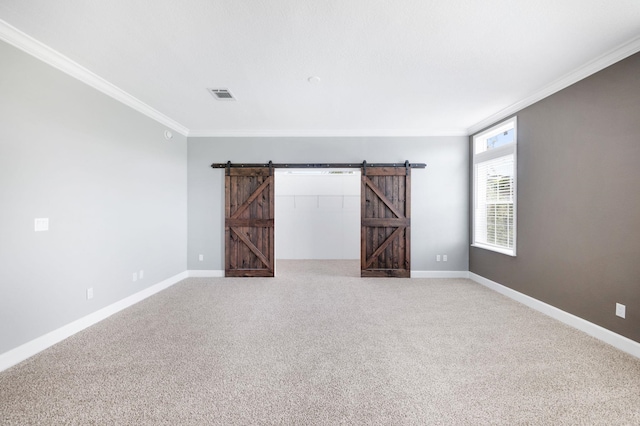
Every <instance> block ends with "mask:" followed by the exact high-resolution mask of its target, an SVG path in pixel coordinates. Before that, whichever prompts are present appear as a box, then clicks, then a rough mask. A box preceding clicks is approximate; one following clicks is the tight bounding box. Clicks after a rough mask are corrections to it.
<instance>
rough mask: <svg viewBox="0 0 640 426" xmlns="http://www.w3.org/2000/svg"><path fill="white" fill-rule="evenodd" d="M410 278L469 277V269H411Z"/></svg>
mask: <svg viewBox="0 0 640 426" xmlns="http://www.w3.org/2000/svg"><path fill="white" fill-rule="evenodd" d="M411 278H469V271H411Z"/></svg>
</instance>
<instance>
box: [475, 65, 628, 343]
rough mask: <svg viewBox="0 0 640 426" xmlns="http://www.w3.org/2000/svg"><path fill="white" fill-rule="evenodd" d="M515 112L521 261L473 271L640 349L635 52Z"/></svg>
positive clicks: (478, 252) (492, 261)
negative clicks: (621, 309)
mask: <svg viewBox="0 0 640 426" xmlns="http://www.w3.org/2000/svg"><path fill="white" fill-rule="evenodd" d="M516 115H517V116H518V198H517V201H518V218H517V220H518V223H517V257H510V256H505V255H502V254H498V253H494V252H490V251H487V250H483V249H479V248H474V247H471V249H470V253H469V270H470V271H471V272H473V273H475V274H478V275H480V276H483V277H485V278H488V279H490V280H493V281H495V282H498V283H500V284H502V285H505V286H507V287H510V288H512V289H514V290H516V291H519V292H521V293H524V294H526V295H529V296H531V297H534V298H536V299H538V300H541V301H543V302H545V303H548V304H550V305H553V306H555V307H557V308H560V309H562V310H564V311H566V312H569V313H571V314H574V315H576V316H579V317H581V318H584V319H586V320H587V321H590V322H593V323H595V324H598V325H600V326H602V327H605V328H607V329H609V330H611V331H613V332H615V333H618V334H621V335H623V336H626V337H628V338H630V339H633V340H635V341H637V342H640V53H637V54H635V55H633V56H630V57H629V58H627V59H624V60H622V61H620V62H618V63H616V64H614V65H612V66H610V67H608V68H606V69H604V70H602V71H600V72H598V73H596V74H594V75H592V76H590V77H588V78H586V79H584V80H582V81H580V82H578V83H576V84H574V85H572V86H570V87H568V88H566V89H564V90H562V91H560V92H558V93H555V94H554V95H552V96H550V97H548V98H545V99H543V100H542V101H540V102H537V103H535V104H533V105H531V106H529V107H527V108H525V109H523V110H521V111H520V112H518V113H517V114H516ZM471 139H472V138H471ZM470 151H471V152H472V150H470ZM616 302H618V303H622V304H624V305H626V307H627V315H626V317H627V318H626V319H621V318H618V317H616V316H615V304H616Z"/></svg>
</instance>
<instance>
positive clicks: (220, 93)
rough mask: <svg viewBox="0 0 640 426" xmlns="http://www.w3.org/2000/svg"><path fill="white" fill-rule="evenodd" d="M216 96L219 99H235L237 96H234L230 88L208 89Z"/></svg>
mask: <svg viewBox="0 0 640 426" xmlns="http://www.w3.org/2000/svg"><path fill="white" fill-rule="evenodd" d="M207 90H208V91H209V92H210V93H211V94H212V95H213V97H214V98H216V99H217V100H219V101H235V100H236V98H234V97H233V95H232V94H231V92H230V91H229V90H228V89H207Z"/></svg>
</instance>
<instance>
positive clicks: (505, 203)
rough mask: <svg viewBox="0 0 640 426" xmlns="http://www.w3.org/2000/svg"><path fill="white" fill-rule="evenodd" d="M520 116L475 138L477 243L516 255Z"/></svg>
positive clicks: (474, 201) (474, 175) (475, 221)
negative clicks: (518, 123) (518, 126)
mask: <svg viewBox="0 0 640 426" xmlns="http://www.w3.org/2000/svg"><path fill="white" fill-rule="evenodd" d="M516 147H517V130H516V117H513V118H511V119H509V120H507V121H504V122H502V123H500V124H498V125H496V126H494V127H492V128H490V129H489V130H486V131H484V132H482V133H480V134H478V135H476V136H474V137H473V243H472V245H473V246H474V247H481V248H484V249H488V250H493V251H497V252H500V253H504V254H508V255H511V256H515V255H516Z"/></svg>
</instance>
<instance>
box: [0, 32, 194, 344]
mask: <svg viewBox="0 0 640 426" xmlns="http://www.w3.org/2000/svg"><path fill="white" fill-rule="evenodd" d="M0 63H1V64H2V65H1V66H0V120H1V121H2V125H1V126H0V206H1V208H0V353H3V352H6V351H7V350H10V349H12V348H15V347H17V346H19V345H20V344H22V343H25V342H27V341H30V340H32V339H34V338H36V337H39V336H41V335H43V334H45V333H47V332H49V331H52V330H54V329H57V328H59V327H61V326H63V325H65V324H68V323H69V322H72V321H74V320H76V319H79V318H81V317H83V316H85V315H87V314H90V313H91V312H94V311H96V310H98V309H100V308H102V307H105V306H107V305H109V304H112V303H114V302H116V301H118V300H121V299H123V298H125V297H127V296H129V295H131V294H133V293H136V292H138V291H140V290H142V289H144V288H146V287H149V286H150V285H153V284H156V283H158V282H160V281H162V280H164V279H167V278H169V277H171V276H174V275H175V274H178V273H181V272H183V271H185V269H186V252H187V246H186V226H187V217H186V212H187V146H186V138H185V137H182V136H180V135H175V136H174V139H173V140H171V141H166V140H165V139H164V138H163V131H164V130H165V127H164V126H162V125H160V124H158V123H157V122H155V121H153V120H151V119H150V118H148V117H146V116H144V115H142V114H140V113H138V112H136V111H134V110H132V109H131V108H129V107H127V106H125V105H123V104H121V103H120V102H118V101H116V100H113V99H111V98H110V97H108V96H106V95H104V94H102V93H100V92H98V91H97V90H95V89H92V88H90V87H89V86H87V85H85V84H83V83H81V82H79V81H77V80H75V79H73V78H72V77H70V76H68V75H66V74H64V73H62V72H60V71H58V70H56V69H54V68H52V67H50V66H48V65H46V64H45V63H43V62H41V61H39V60H37V59H35V58H33V57H31V56H29V55H27V54H26V53H24V52H22V51H19V50H17V49H15V48H13V47H12V46H9V45H7V44H6V43H2V42H0ZM174 134H175V132H174ZM36 217H48V218H49V220H50V230H49V231H48V232H34V218H36ZM141 269H142V270H144V273H145V275H144V278H143V279H142V280H139V281H137V282H135V283H133V282H132V274H133V273H134V272H137V271H139V270H141ZM88 287H93V289H94V292H95V297H94V299H92V300H87V299H86V289H87V288H88Z"/></svg>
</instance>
